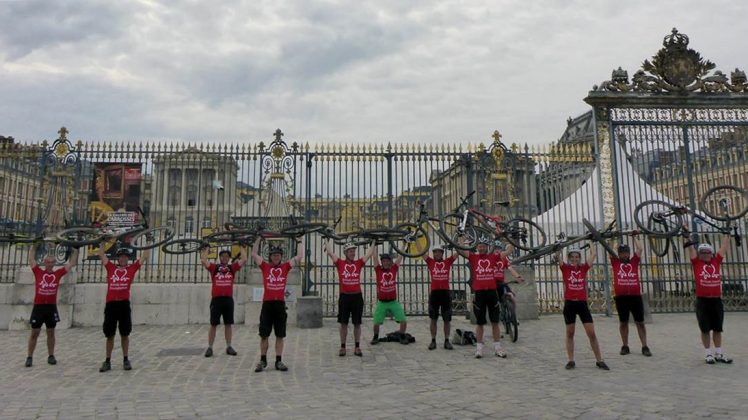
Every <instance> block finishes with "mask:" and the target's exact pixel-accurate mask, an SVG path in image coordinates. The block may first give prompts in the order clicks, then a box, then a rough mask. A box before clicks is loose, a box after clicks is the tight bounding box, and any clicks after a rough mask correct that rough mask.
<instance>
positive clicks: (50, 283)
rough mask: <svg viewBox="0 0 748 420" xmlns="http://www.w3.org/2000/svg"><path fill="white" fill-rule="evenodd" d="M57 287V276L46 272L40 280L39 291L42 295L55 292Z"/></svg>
mask: <svg viewBox="0 0 748 420" xmlns="http://www.w3.org/2000/svg"><path fill="white" fill-rule="evenodd" d="M56 289H57V276H55V275H54V274H48V273H45V274H44V275H43V276H42V279H41V281H40V282H39V293H40V294H42V295H47V294H54V291H55V290H56Z"/></svg>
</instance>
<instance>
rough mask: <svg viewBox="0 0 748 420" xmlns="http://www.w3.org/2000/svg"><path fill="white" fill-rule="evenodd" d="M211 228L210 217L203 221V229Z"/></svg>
mask: <svg viewBox="0 0 748 420" xmlns="http://www.w3.org/2000/svg"><path fill="white" fill-rule="evenodd" d="M210 226H211V220H210V217H206V218H204V219H203V227H204V228H209V227H210Z"/></svg>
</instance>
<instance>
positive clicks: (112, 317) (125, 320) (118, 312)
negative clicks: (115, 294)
mask: <svg viewBox="0 0 748 420" xmlns="http://www.w3.org/2000/svg"><path fill="white" fill-rule="evenodd" d="M118 326H119V335H120V336H122V337H127V336H129V335H130V333H131V332H132V312H131V309H130V301H129V300H115V301H111V302H107V303H106V306H104V328H103V329H104V336H105V337H107V338H110V337H114V334H115V332H116V331H117V327H118Z"/></svg>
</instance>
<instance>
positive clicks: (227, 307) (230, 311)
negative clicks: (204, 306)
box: [210, 296, 234, 326]
mask: <svg viewBox="0 0 748 420" xmlns="http://www.w3.org/2000/svg"><path fill="white" fill-rule="evenodd" d="M222 317H223V324H224V325H231V324H233V323H234V298H233V297H231V296H216V297H214V298H213V299H211V300H210V325H213V326H215V325H218V324H220V323H221V318H222Z"/></svg>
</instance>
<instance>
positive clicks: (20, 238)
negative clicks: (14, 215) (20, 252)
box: [0, 233, 39, 244]
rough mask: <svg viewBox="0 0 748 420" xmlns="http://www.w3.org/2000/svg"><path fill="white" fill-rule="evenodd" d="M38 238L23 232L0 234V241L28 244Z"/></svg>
mask: <svg viewBox="0 0 748 420" xmlns="http://www.w3.org/2000/svg"><path fill="white" fill-rule="evenodd" d="M38 240H39V238H38V237H36V236H30V235H25V234H16V233H2V234H0V243H10V244H30V243H32V242H36V241H38Z"/></svg>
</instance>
